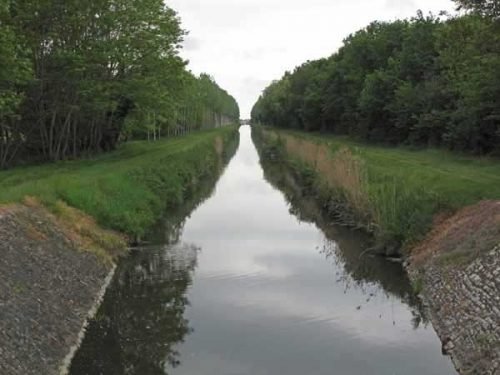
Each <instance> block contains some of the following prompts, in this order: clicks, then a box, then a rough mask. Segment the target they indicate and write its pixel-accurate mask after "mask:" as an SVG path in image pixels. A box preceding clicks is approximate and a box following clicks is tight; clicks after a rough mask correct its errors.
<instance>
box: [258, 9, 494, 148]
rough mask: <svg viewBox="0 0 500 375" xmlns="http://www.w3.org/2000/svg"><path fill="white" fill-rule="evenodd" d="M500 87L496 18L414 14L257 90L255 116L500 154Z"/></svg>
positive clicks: (378, 26) (359, 35)
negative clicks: (445, 17)
mask: <svg viewBox="0 0 500 375" xmlns="http://www.w3.org/2000/svg"><path fill="white" fill-rule="evenodd" d="M464 3H465V2H464ZM468 3H469V4H471V3H472V2H468ZM483 3H484V4H486V5H485V6H487V7H493V8H495V7H496V5H495V6H493V5H492V4H494V3H495V4H496V2H492V1H486V2H483ZM487 4H489V5H487ZM495 9H496V8H495ZM483 13H484V12H483ZM499 90H500V24H499V23H498V22H497V21H496V20H494V19H492V18H488V17H484V16H482V15H478V14H475V13H473V14H469V15H465V16H462V17H457V18H451V19H448V20H446V21H442V20H440V19H439V18H436V17H434V16H432V15H431V16H428V17H424V16H423V14H422V13H419V14H418V15H417V16H416V17H415V18H413V19H411V20H405V21H394V22H390V23H387V22H374V23H372V24H370V25H369V26H368V27H366V28H365V29H362V30H360V31H358V32H356V33H355V34H353V35H350V36H349V37H348V38H346V40H345V41H344V45H343V47H342V48H340V50H339V51H338V52H337V53H335V54H334V55H332V56H331V57H329V58H328V59H322V60H318V61H313V62H307V63H305V64H304V65H302V66H300V67H298V68H297V69H295V71H294V72H293V73H288V72H287V73H286V74H285V75H284V76H283V78H282V79H281V80H279V81H275V82H273V83H272V84H271V85H270V86H269V87H268V88H267V89H266V90H265V91H264V92H263V94H262V95H261V97H260V98H259V100H258V102H257V103H256V104H255V106H254V108H253V110H252V119H253V121H254V122H257V123H264V124H269V125H275V126H279V127H284V128H293V129H304V130H323V131H331V132H334V133H336V134H348V135H352V136H355V137H357V138H360V139H363V140H368V141H372V142H381V143H388V144H405V145H415V146H419V147H422V146H423V147H429V146H440V147H446V148H448V149H451V150H457V151H466V152H471V153H475V154H493V153H500V112H499V111H500V91H499Z"/></svg>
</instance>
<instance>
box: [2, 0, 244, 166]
mask: <svg viewBox="0 0 500 375" xmlns="http://www.w3.org/2000/svg"><path fill="white" fill-rule="evenodd" d="M184 36H185V31H184V30H182V28H181V26H180V20H179V17H178V15H177V14H176V12H175V11H174V10H172V9H171V8H169V7H168V6H166V5H165V4H164V3H163V1H162V0H93V1H81V0H64V1H60V0H0V168H5V167H7V166H10V165H13V164H16V163H20V162H26V161H56V160H62V159H68V158H76V157H80V156H85V155H89V154H93V153H97V152H102V151H108V150H112V149H114V148H115V147H116V145H117V144H118V142H120V141H121V140H124V139H127V138H130V137H139V138H146V137H150V139H158V138H160V137H162V136H166V135H174V134H181V133H185V132H187V131H190V130H194V129H200V128H205V127H216V126H221V125H225V124H227V123H229V122H236V121H237V120H238V119H239V109H238V105H237V103H236V101H235V100H234V98H233V97H231V96H230V95H229V94H228V93H227V92H226V91H224V90H223V89H221V88H220V87H219V86H218V85H217V84H216V83H215V82H214V80H213V79H212V78H211V77H209V76H208V75H201V76H200V77H196V76H194V75H193V74H192V73H190V72H189V71H188V70H187V69H186V64H187V63H186V61H184V60H183V59H181V58H180V56H179V49H180V48H181V43H182V40H183V37H184Z"/></svg>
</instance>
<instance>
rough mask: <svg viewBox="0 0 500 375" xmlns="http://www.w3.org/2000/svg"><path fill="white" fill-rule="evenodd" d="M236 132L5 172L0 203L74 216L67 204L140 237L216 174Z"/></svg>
mask: <svg viewBox="0 0 500 375" xmlns="http://www.w3.org/2000/svg"><path fill="white" fill-rule="evenodd" d="M234 134H235V127H226V128H221V129H215V130H209V131H202V132H197V133H194V134H191V135H188V136H185V137H182V138H174V139H169V140H163V141H159V142H155V143H149V142H130V143H127V144H124V145H122V146H121V147H120V148H119V149H118V150H116V151H114V152H110V153H107V154H103V155H100V156H98V157H96V158H94V159H91V160H79V161H68V162H60V163H55V164H45V165H39V166H30V167H23V168H15V169H12V170H8V171H3V172H0V204H6V203H11V202H21V201H23V199H24V198H25V197H34V198H36V199H37V200H39V201H40V202H41V203H42V204H43V205H44V206H46V207H47V208H49V210H50V211H52V212H53V213H55V214H56V215H57V214H59V215H61V213H63V214H64V215H66V216H67V215H69V216H71V212H70V211H68V210H67V209H65V205H67V206H71V207H74V208H77V209H78V210H81V211H83V212H84V213H86V214H88V215H90V216H91V217H92V218H93V219H95V220H96V221H97V223H98V224H99V225H100V226H102V227H104V228H108V229H113V230H117V231H120V232H121V233H124V234H127V235H128V236H130V237H135V238H138V237H141V236H143V235H144V234H145V232H146V231H147V230H148V228H150V227H151V225H152V224H153V223H154V222H155V221H156V220H157V219H158V217H159V216H160V215H161V214H162V212H163V211H164V210H165V208H166V207H171V206H174V205H177V204H180V203H182V202H183V200H184V199H185V198H186V197H187V196H189V194H190V191H191V189H193V188H194V186H195V185H196V184H197V182H198V180H199V179H200V178H202V177H203V176H204V175H206V174H207V173H214V170H215V169H216V168H218V167H219V163H220V155H218V154H219V153H220V151H221V142H226V140H228V139H229V138H231V137H232V135H234ZM61 202H62V203H63V204H64V205H61ZM64 215H63V216H64ZM69 219H71V218H70V217H69Z"/></svg>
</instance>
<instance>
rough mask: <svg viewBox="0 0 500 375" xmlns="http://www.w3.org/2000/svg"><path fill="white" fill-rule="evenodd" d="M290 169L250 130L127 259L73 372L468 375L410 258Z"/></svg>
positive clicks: (243, 129) (242, 133)
mask: <svg viewBox="0 0 500 375" xmlns="http://www.w3.org/2000/svg"><path fill="white" fill-rule="evenodd" d="M281 172H282V171H275V172H273V171H266V173H264V170H263V167H262V166H261V163H260V162H259V155H258V153H257V150H256V148H255V146H254V144H253V143H252V139H251V134H250V128H249V127H248V126H244V127H241V128H240V146H239V149H238V151H237V152H236V154H235V156H234V157H233V159H232V160H231V161H230V163H229V165H228V166H227V168H226V169H225V171H224V172H223V174H222V176H221V177H220V179H219V180H218V182H217V184H216V186H215V189H213V188H210V187H209V188H207V189H204V190H203V191H202V193H201V194H200V197H198V199H197V200H196V199H195V200H194V201H193V202H191V203H190V204H187V205H186V207H184V208H183V210H181V211H180V212H176V213H172V214H170V213H169V215H167V217H168V219H166V220H163V221H162V222H161V223H160V224H159V225H158V227H157V228H156V230H155V231H154V232H153V233H152V234H151V236H150V242H149V243H148V244H146V245H144V246H142V247H141V248H138V249H135V250H134V251H133V252H132V254H131V255H130V256H129V257H128V258H127V259H124V260H123V261H122V263H121V264H120V266H119V267H118V270H117V273H116V276H115V279H114V281H113V283H112V285H111V286H110V288H109V290H108V292H107V294H106V296H105V300H104V302H103V304H102V306H101V308H100V310H99V312H98V314H97V316H96V318H95V319H94V320H93V321H92V322H91V324H90V326H89V329H88V332H87V335H86V337H85V339H84V342H83V344H82V347H81V348H80V350H79V351H78V353H77V355H76V357H75V359H74V361H73V364H72V367H71V374H73V375H83V374H86V375H87V374H88V375H90V374H92V375H97V374H104V375H111V374H140V375H142V374H144V375H150V374H151V375H153V374H169V375H197V374H203V375H279V374H287V375H299V374H300V375H306V374H307V375H313V374H317V375H323V374H325V375H326V374H329V375H331V374H339V375H364V374H370V375H392V374H401V375H417V374H418V375H425V374H429V375H446V374H455V371H454V369H453V366H452V365H451V362H450V360H449V358H447V357H446V356H443V355H442V354H441V344H440V342H439V340H438V338H437V336H436V334H435V332H434V330H433V329H432V326H431V325H430V324H429V323H427V322H426V319H425V317H424V316H423V314H422V309H421V306H420V305H419V302H418V300H417V299H416V298H415V296H414V295H413V293H412V288H411V286H410V283H409V281H408V279H407V277H406V275H405V273H404V271H403V270H402V268H401V266H400V265H398V264H394V263H391V262H388V261H386V260H383V259H380V258H372V257H369V256H367V255H366V254H365V253H364V250H365V249H366V247H367V246H368V245H367V240H366V238H365V237H364V235H362V234H361V233H359V232H354V231H348V230H345V229H342V228H337V227H335V226H332V225H329V224H328V222H327V220H324V219H322V218H321V214H320V213H319V211H318V210H317V208H315V207H314V203H311V202H306V201H300V202H296V201H295V202H293V201H290V199H287V197H289V196H290V194H286V191H287V189H288V188H287V187H286V186H280V181H281V183H282V182H283V179H282V178H279V176H277V175H278V174H279V173H281ZM290 189H293V187H290ZM191 210H192V212H190V211H191Z"/></svg>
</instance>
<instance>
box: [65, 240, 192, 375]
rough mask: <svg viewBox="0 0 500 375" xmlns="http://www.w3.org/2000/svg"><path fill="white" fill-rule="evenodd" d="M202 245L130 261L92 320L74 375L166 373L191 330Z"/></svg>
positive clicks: (159, 251)
mask: <svg viewBox="0 0 500 375" xmlns="http://www.w3.org/2000/svg"><path fill="white" fill-rule="evenodd" d="M197 252H198V249H196V248H195V247H193V246H169V247H168V248H166V249H165V248H159V249H157V250H156V251H153V250H149V251H145V252H136V253H135V254H133V255H132V256H131V257H130V259H127V260H126V261H124V263H123V264H122V265H120V267H119V269H118V270H117V274H116V276H115V279H114V281H113V284H112V285H111V286H110V289H109V290H108V292H107V294H106V298H105V301H104V303H103V305H102V306H101V308H100V310H99V313H98V315H97V317H96V319H95V320H94V321H92V322H91V324H90V327H89V329H88V333H87V335H86V337H85V340H84V342H83V345H82V347H81V349H80V350H79V352H78V353H77V356H76V357H75V360H74V361H73V364H72V371H71V373H72V374H106V375H107V374H151V375H154V374H166V370H165V368H166V366H167V365H169V366H172V367H176V366H177V365H178V364H179V354H178V353H177V352H176V351H175V347H176V346H177V345H178V344H179V343H181V342H183V341H184V338H185V336H186V335H187V334H189V332H190V328H189V324H188V323H189V322H188V321H187V320H186V319H185V318H184V311H185V308H186V306H187V305H188V300H187V298H186V292H187V289H188V287H189V286H190V285H191V281H192V274H193V271H194V269H195V266H196V256H197Z"/></svg>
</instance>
